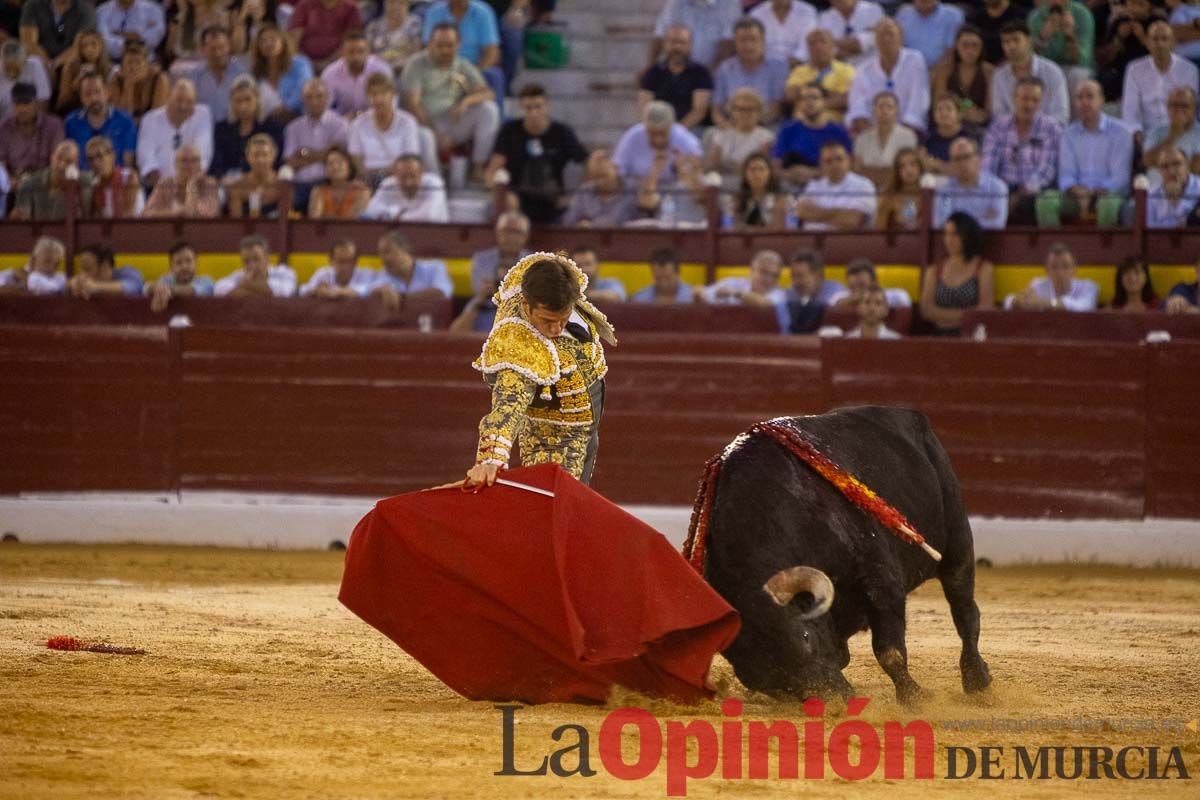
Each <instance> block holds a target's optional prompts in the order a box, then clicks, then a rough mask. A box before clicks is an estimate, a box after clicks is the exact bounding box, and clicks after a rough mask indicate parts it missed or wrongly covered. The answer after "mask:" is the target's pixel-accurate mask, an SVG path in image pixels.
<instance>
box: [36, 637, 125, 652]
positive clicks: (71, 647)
mask: <svg viewBox="0 0 1200 800" xmlns="http://www.w3.org/2000/svg"><path fill="white" fill-rule="evenodd" d="M46 647H48V648H49V649H51V650H67V651H70V652H76V651H79V650H83V651H86V652H88V653H108V654H110V655H116V656H144V655H146V651H145V650H143V649H142V648H140V647H123V646H122V645H116V644H105V643H103V642H99V643H96V642H85V641H83V640H82V639H76V638H75V637H74V636H51V637H50V638H49V639H47V640H46Z"/></svg>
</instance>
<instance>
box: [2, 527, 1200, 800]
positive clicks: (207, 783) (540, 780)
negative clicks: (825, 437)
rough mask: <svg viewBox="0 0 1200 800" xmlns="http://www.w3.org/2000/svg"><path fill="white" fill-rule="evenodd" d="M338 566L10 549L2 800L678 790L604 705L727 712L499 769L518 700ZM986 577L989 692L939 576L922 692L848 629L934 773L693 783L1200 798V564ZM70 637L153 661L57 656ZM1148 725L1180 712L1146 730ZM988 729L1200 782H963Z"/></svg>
mask: <svg viewBox="0 0 1200 800" xmlns="http://www.w3.org/2000/svg"><path fill="white" fill-rule="evenodd" d="M340 574H341V556H340V554H336V553H325V552H272V551H253V550H218V549H204V548H170V547H148V546H102V547H98V546H89V547H83V546H50V545H44V546H32V545H21V544H5V545H2V546H0V687H2V688H0V798H58V797H88V798H110V797H137V798H155V799H156V800H167V799H168V798H184V797H254V798H292V797H314V798H325V797H360V798H376V797H379V798H383V797H386V798H400V797H404V798H436V797H464V798H476V797H489V798H508V797H549V796H554V797H603V798H613V797H664V796H665V795H666V784H665V767H662V766H660V768H659V771H658V772H657V773H655V774H654V775H652V776H651V777H649V778H647V779H645V780H643V781H639V782H627V781H621V780H617V779H616V778H613V777H611V776H609V775H607V774H606V773H605V772H604V771H603V770H602V769H601V765H600V761H599V756H598V739H599V736H598V734H599V728H600V723H601V721H602V720H603V718H604V716H605V715H606V714H607V713H608V711H610V710H612V708H615V707H617V706H618V705H623V704H638V705H643V706H644V707H647V708H649V709H650V710H652V711H653V712H654V713H655V714H657V715H658V717H659V719H660V720H664V721H665V720H667V719H680V720H686V719H688V718H690V717H693V716H703V717H705V718H707V719H709V720H713V721H717V720H718V719H719V713H718V706H717V705H716V703H712V704H708V705H705V706H701V707H698V708H689V707H683V706H672V705H669V704H664V703H661V702H654V701H646V700H644V699H641V698H637V697H633V696H630V695H625V696H622V697H619V698H614V700H613V702H611V703H610V705H609V707H608V708H596V707H582V706H568V705H553V706H542V707H537V708H530V709H524V710H522V711H520V712H519V714H518V720H519V724H518V726H517V737H516V758H517V765H518V766H522V767H528V765H529V764H530V763H531V762H534V761H540V760H541V757H542V756H543V755H545V754H548V753H550V752H552V751H553V749H555V747H556V745H555V744H554V743H553V742H552V741H551V740H550V738H549V734H550V732H551V731H552V730H553V729H554V728H555V727H557V726H559V725H562V724H564V723H578V724H581V725H583V726H584V727H585V728H586V729H588V731H589V732H590V733H591V735H592V743H591V749H592V767H593V768H596V769H597V770H599V774H598V775H597V776H596V777H592V778H586V779H585V778H580V777H573V778H567V779H564V778H556V777H553V776H550V777H495V776H493V774H492V773H493V772H495V771H496V770H498V769H500V766H501V724H500V715H499V713H498V712H497V711H495V710H493V708H492V705H491V704H490V703H475V702H468V701H465V700H462V699H460V698H459V697H457V696H456V695H454V694H453V693H452V692H450V691H449V690H448V689H446V688H445V687H444V686H442V685H441V684H440V683H439V682H438V681H437V680H436V679H435V678H433V677H432V676H431V675H430V674H429V673H427V672H426V671H425V670H424V669H423V668H422V667H421V666H420V665H418V664H417V663H416V662H414V661H413V660H411V659H410V658H408V657H407V656H406V655H405V654H404V653H403V652H401V651H400V650H399V649H397V648H396V647H395V646H393V645H392V644H391V643H390V642H388V641H387V640H386V639H384V638H383V636H382V635H380V634H378V633H376V632H375V631H374V630H372V629H370V628H368V627H367V626H366V625H365V624H364V623H362V622H360V621H359V620H358V619H357V618H355V617H353V616H352V615H351V614H350V613H349V612H348V611H346V610H345V609H343V608H342V607H341V606H340V605H339V604H338V603H337V600H336V593H337V582H338V580H339V578H340ZM979 584H980V586H979V603H980V606H981V608H982V611H983V640H982V643H981V644H982V650H983V653H984V656H985V658H987V660H988V661H989V663H990V664H991V668H992V673H993V675H994V676H995V678H996V684H995V686H994V687H993V690H992V691H991V692H990V694H989V696H988V697H987V698H986V700H984V701H983V702H980V701H973V700H968V699H966V698H964V696H963V695H962V694H961V691H960V689H959V683H958V681H959V678H958V672H957V663H958V640H957V637H956V636H955V633H954V629H953V625H952V624H951V621H950V615H949V612H948V610H947V608H946V605H945V602H944V600H943V599H942V596H941V591H940V589H939V587H938V586H937V585H936V583H931V584H928V585H926V586H924V587H922V588H921V589H920V590H919V591H918V592H917V593H915V594H914V595H913V597H912V598H911V603H910V605H909V637H908V646H909V653H910V661H911V667H912V672H913V674H914V676H915V677H916V679H917V680H918V681H919V682H921V683H922V684H923V685H924V686H925V687H926V688H927V689H929V690H930V691H931V698H930V699H929V700H928V701H926V702H925V703H924V705H922V706H921V707H920V708H919V709H917V710H916V711H913V712H909V711H907V710H905V709H903V708H902V707H900V706H898V705H897V704H896V703H895V701H894V695H893V692H892V689H891V685H890V682H888V681H887V679H886V677H885V676H884V675H883V673H882V672H881V671H880V669H879V668H878V666H877V665H876V664H875V663H874V659H873V658H872V657H871V654H870V644H869V641H868V639H867V637H866V636H858V637H856V638H855V639H854V640H853V641H852V643H851V644H852V650H853V655H854V661H853V663H852V664H851V666H850V667H849V669H848V670H847V673H846V674H847V676H848V677H849V678H850V680H851V681H852V682H853V683H854V684H855V685H856V686H857V687H858V693H859V694H860V695H862V696H865V697H871V698H873V700H872V702H871V705H870V706H869V707H868V709H867V711H866V712H865V713H864V714H863V715H862V716H863V718H864V719H867V720H868V721H870V722H872V723H878V724H879V725H882V722H883V721H885V720H893V719H899V720H908V719H913V718H922V719H927V720H929V721H931V722H932V723H933V724H934V728H935V731H936V737H937V754H938V755H937V767H936V770H935V774H936V775H937V776H938V777H937V779H936V780H932V781H914V780H908V781H886V780H884V779H883V778H882V777H881V776H882V767H881V768H880V770H879V773H878V775H879V776H880V777H875V778H871V779H869V780H867V781H865V782H862V783H858V784H856V785H852V784H850V783H849V782H847V781H843V780H841V779H837V778H833V777H827V778H826V779H825V780H824V781H801V782H797V781H750V780H740V781H726V780H721V779H719V778H717V777H713V778H710V779H707V780H697V781H692V782H691V783H690V784H689V786H688V789H689V796H691V797H710V796H714V795H716V794H717V793H721V794H722V795H728V796H736V797H742V796H746V797H763V796H781V797H782V796H787V797H792V796H800V795H803V796H805V797H835V796H836V797H855V798H859V797H868V798H873V797H888V798H916V797H920V798H922V800H927V799H928V798H932V797H943V796H956V795H959V794H966V793H968V792H972V793H973V792H978V791H980V790H983V791H986V792H987V793H988V794H989V795H999V796H1003V797H1067V796H1074V795H1076V794H1077V793H1079V792H1080V791H1085V790H1086V791H1089V792H1090V794H1091V796H1093V797H1104V798H1108V797H1112V798H1127V797H1132V796H1134V794H1135V793H1140V792H1148V793H1150V794H1152V795H1153V796H1155V797H1158V796H1172V797H1193V798H1194V797H1200V734H1197V733H1194V732H1192V731H1191V730H1188V729H1187V728H1186V727H1179V725H1180V724H1181V723H1184V722H1186V721H1187V720H1192V719H1195V718H1196V717H1198V716H1200V691H1198V690H1200V658H1198V656H1200V571H1187V570H1170V569H1159V570H1126V569H1118V568H1113V567H1094V566H1046V567H1027V568H1005V569H991V570H984V571H982V572H981V574H980V579H979ZM58 634H67V635H73V636H77V637H80V638H84V639H90V640H99V641H107V642H111V643H114V644H122V645H132V646H137V647H142V648H145V649H147V650H148V651H149V654H148V655H145V656H115V655H100V654H93V653H64V652H55V651H50V650H47V649H45V647H44V646H43V644H44V641H45V640H46V638H47V637H49V636H53V635H58ZM716 678H717V680H718V682H719V684H720V685H721V686H722V687H723V692H724V693H726V694H730V693H731V694H737V695H739V696H741V695H742V694H743V693H742V692H741V691H739V687H738V686H737V684H736V682H735V681H734V680H733V678H732V673H731V671H730V670H729V668H728V666H727V665H725V664H724V663H723V662H720V663H719V665H718V667H717V671H716ZM802 717H803V714H802V711H801V709H800V708H799V706H797V705H781V704H776V703H771V702H768V701H766V700H764V699H762V698H751V699H749V700H748V702H747V705H746V710H745V713H744V718H745V719H756V720H772V719H785V718H790V719H792V720H796V721H800V720H801V719H802ZM992 718H998V719H999V720H1000V721H1001V725H1002V726H1004V725H1009V724H1016V723H1015V721H1016V720H1018V719H1034V720H1048V719H1068V720H1072V721H1075V722H1076V723H1077V724H1078V722H1079V718H1083V720H1085V721H1086V724H1088V725H1098V724H1099V723H1100V721H1101V720H1105V719H1109V720H1114V723H1113V726H1114V727H1117V728H1119V727H1120V726H1121V725H1124V726H1125V727H1126V729H1125V730H1120V729H1117V730H1098V731H1092V732H1079V731H1070V730H1068V731H1040V732H1026V733H1018V732H1008V731H1005V730H995V729H993V730H984V731H972V732H963V731H962V730H954V729H952V728H951V727H949V725H948V723H947V721H953V720H980V719H981V720H985V721H986V724H989V725H990V724H991V723H990V720H991V719H992ZM1116 720H1125V722H1120V723H1118V722H1116ZM1148 720H1149V721H1153V723H1152V724H1155V725H1158V726H1160V727H1159V728H1158V729H1156V730H1153V731H1146V730H1130V729H1129V728H1131V727H1135V726H1141V725H1144V724H1146V721H1148ZM1009 721H1013V722H1011V723H1010V722H1009ZM1161 721H1166V722H1161ZM833 724H835V721H831V722H830V727H832V725H833ZM950 724H953V723H950ZM568 741H569V740H568ZM985 744H986V745H1004V746H1006V747H1008V748H1010V749H1011V748H1012V747H1013V746H1016V745H1026V746H1037V745H1064V744H1065V745H1105V746H1109V747H1113V748H1114V749H1116V748H1119V747H1122V746H1125V745H1143V746H1150V745H1158V746H1160V747H1162V748H1163V749H1164V756H1163V758H1165V751H1166V749H1169V748H1170V747H1172V746H1179V747H1181V748H1182V750H1183V754H1184V759H1185V763H1186V767H1187V769H1188V771H1189V772H1190V773H1191V774H1192V778H1191V779H1190V780H1159V781H1138V782H1136V783H1131V782H1124V781H1120V780H1113V781H1108V780H1096V781H1059V780H1049V781H1028V780H1019V781H1018V780H1011V779H1008V780H996V781H987V782H982V783H981V782H980V781H977V780H975V779H969V780H962V781H950V780H945V779H944V777H943V776H944V774H945V769H946V767H945V755H944V754H945V748H946V747H947V746H949V745H974V746H976V747H978V746H979V745H985ZM557 746H561V745H557ZM628 752H630V753H631V754H632V752H633V751H632V750H631V749H629V750H628ZM631 760H632V756H631ZM1011 761H1012V758H1011V756H1006V757H1005V763H1006V766H1011V764H1010V762H1011ZM568 763H573V762H570V761H569V762H568ZM827 774H831V773H827Z"/></svg>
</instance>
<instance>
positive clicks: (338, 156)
mask: <svg viewBox="0 0 1200 800" xmlns="http://www.w3.org/2000/svg"><path fill="white" fill-rule="evenodd" d="M324 164H325V165H324V173H325V182H324V183H323V184H321V185H320V186H317V187H314V189H313V191H312V193H311V194H309V196H308V217H309V219H358V218H359V217H360V216H361V215H362V213H363V212H364V211H365V210H366V208H367V203H369V202H370V201H371V190H370V189H368V188H367V185H366V184H365V183H363V182H362V181H360V180H359V179H358V170H357V168H356V167H355V166H354V160H353V159H351V158H350V154H349V153H347V152H346V149H345V148H344V147H343V146H342V145H340V144H333V145H330V146H329V149H328V150H327V151H326V152H325V162H324Z"/></svg>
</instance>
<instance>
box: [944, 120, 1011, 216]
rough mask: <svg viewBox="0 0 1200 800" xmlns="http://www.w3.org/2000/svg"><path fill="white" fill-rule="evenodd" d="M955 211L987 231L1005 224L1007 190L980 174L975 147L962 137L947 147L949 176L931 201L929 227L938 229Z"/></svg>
mask: <svg viewBox="0 0 1200 800" xmlns="http://www.w3.org/2000/svg"><path fill="white" fill-rule="evenodd" d="M956 211H961V212H964V213H967V214H970V215H971V216H972V217H973V218H974V219H975V221H976V222H978V223H979V225H980V226H981V227H983V228H985V229H987V230H1001V229H1003V228H1004V226H1005V225H1006V224H1008V187H1007V186H1006V185H1005V184H1004V181H1002V180H1000V179H999V178H998V177H996V176H995V175H993V174H992V173H990V172H984V171H983V165H982V163H981V161H980V159H979V146H978V145H977V144H975V142H973V141H972V140H970V139H968V138H966V137H965V136H963V137H961V138H958V139H955V140H954V144H952V145H951V146H950V177H949V178H947V180H946V182H945V183H943V184H942V185H941V186H939V187H938V190H937V194H936V196H935V198H934V201H933V224H934V227H937V228H941V227H943V226H944V225H945V224H946V220H948V219H950V215H951V214H953V213H954V212H956Z"/></svg>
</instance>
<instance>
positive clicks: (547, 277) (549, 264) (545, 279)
mask: <svg viewBox="0 0 1200 800" xmlns="http://www.w3.org/2000/svg"><path fill="white" fill-rule="evenodd" d="M521 294H523V295H524V296H525V300H526V301H527V302H528V303H529V305H530V306H531V307H532V308H537V307H538V306H542V307H544V308H547V309H549V310H550V311H554V312H556V313H557V312H560V311H566V310H567V309H568V308H570V307H571V306H573V305H575V301H576V300H578V299H579V297H580V295H581V292H580V290H579V280H578V279H577V278H576V277H575V273H574V272H573V271H572V270H571V268H570V267H568V266H567V265H566V264H564V263H562V262H561V261H558V260H556V259H550V258H544V259H542V260H540V261H535V262H533V263H532V264H530V265H529V269H527V270H525V275H524V276H522V278H521Z"/></svg>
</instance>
